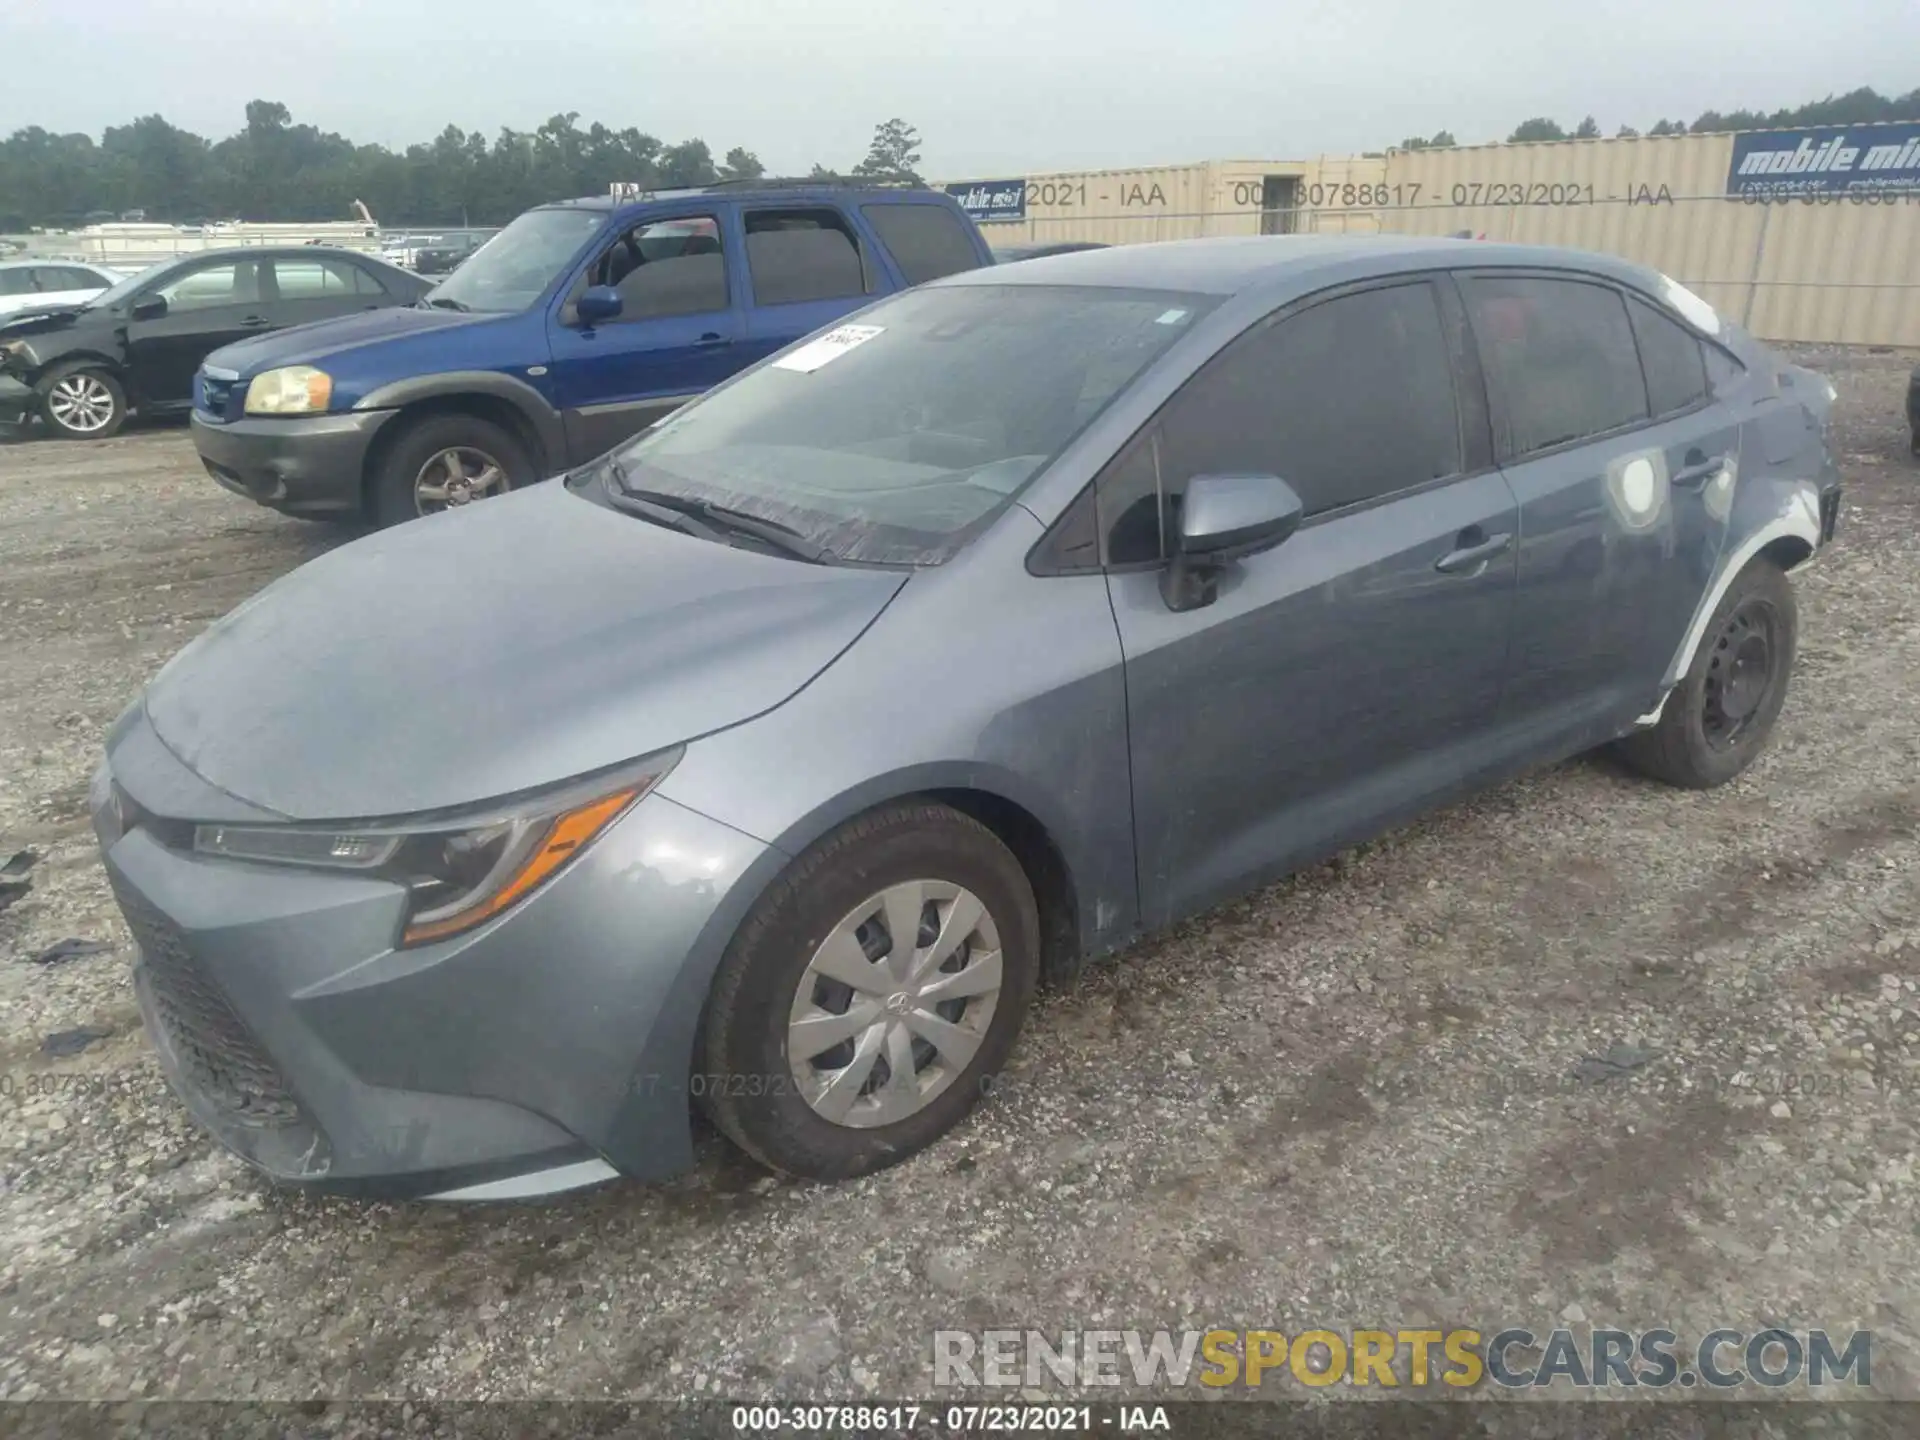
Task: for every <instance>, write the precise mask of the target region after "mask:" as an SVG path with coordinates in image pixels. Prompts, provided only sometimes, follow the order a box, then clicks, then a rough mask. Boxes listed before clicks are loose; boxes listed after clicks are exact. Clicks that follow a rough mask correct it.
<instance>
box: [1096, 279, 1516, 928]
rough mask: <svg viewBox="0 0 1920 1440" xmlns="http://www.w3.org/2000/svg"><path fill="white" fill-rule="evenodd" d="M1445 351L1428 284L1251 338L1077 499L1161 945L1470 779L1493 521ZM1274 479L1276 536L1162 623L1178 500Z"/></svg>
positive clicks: (1495, 543) (1497, 523)
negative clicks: (1113, 656)
mask: <svg viewBox="0 0 1920 1440" xmlns="http://www.w3.org/2000/svg"><path fill="white" fill-rule="evenodd" d="M1464 344H1465V334H1464V326H1463V324H1462V323H1461V321H1460V317H1459V314H1458V306H1457V304H1456V303H1453V301H1452V298H1451V293H1450V292H1443V291H1442V290H1441V289H1440V288H1439V287H1438V286H1436V285H1435V284H1434V283H1433V282H1431V281H1429V280H1427V279H1424V278H1416V279H1413V280H1411V281H1407V280H1401V281H1399V282H1397V283H1389V284H1380V285H1372V286H1369V287H1366V288H1362V289H1357V290H1348V291H1345V292H1342V293H1337V294H1335V295H1333V296H1331V297H1329V298H1325V299H1319V300H1315V301H1309V302H1306V303H1305V304H1304V305H1303V306H1301V307H1298V308H1296V309H1295V310H1294V311H1293V312H1291V313H1283V314H1282V315H1281V316H1280V317H1279V318H1277V319H1270V320H1268V321H1264V322H1261V323H1260V324H1259V325H1256V326H1255V327H1254V329H1253V330H1251V331H1249V332H1248V333H1247V334H1245V335H1243V336H1241V337H1240V338H1239V339H1238V340H1237V341H1235V342H1234V343H1233V344H1231V345H1230V346H1228V347H1227V349H1226V350H1224V351H1223V352H1221V354H1219V355H1218V356H1216V357H1215V358H1214V359H1213V360H1212V361H1211V362H1209V363H1208V364H1207V366H1206V367H1205V368H1203V369H1202V370H1201V371H1200V372H1199V373H1198V374H1197V375H1195V376H1194V377H1193V378H1192V379H1191V380H1189V381H1188V382H1187V384H1186V386H1185V387H1184V388H1183V389H1182V390H1181V391H1180V392H1179V393H1178V394H1177V395H1175V397H1174V398H1173V399H1172V400H1171V401H1170V402H1169V403H1168V404H1167V405H1166V406H1165V407H1164V408H1163V409H1162V411H1161V412H1160V414H1159V415H1158V416H1157V417H1156V418H1155V419H1154V421H1153V422H1151V423H1150V424H1149V425H1148V426H1147V427H1146V428H1145V429H1144V430H1143V431H1142V432H1141V433H1140V435H1138V436H1136V437H1135V439H1134V440H1133V441H1132V442H1131V443H1130V445H1129V447H1128V449H1127V450H1125V451H1123V452H1122V454H1121V455H1120V456H1119V457H1117V459H1116V460H1115V462H1114V463H1113V464H1112V465H1111V466H1110V467H1109V468H1108V471H1107V472H1106V473H1105V474H1104V475H1103V476H1102V477H1101V478H1100V480H1099V481H1098V488H1097V490H1096V497H1097V509H1098V513H1099V524H1100V528H1101V530H1102V535H1103V545H1104V547H1105V551H1104V553H1105V557H1106V561H1107V568H1108V572H1109V574H1108V585H1109V591H1110V594H1111V596H1112V600H1113V608H1114V615H1115V619H1116V621H1117V623H1118V625H1119V630H1120V640H1121V648H1122V651H1123V653H1124V655H1125V661H1126V677H1127V722H1128V732H1129V747H1130V751H1131V759H1132V776H1133V796H1134V831H1135V847H1136V853H1137V855H1138V857H1139V859H1138V863H1139V880H1140V891H1141V904H1142V910H1143V919H1144V920H1145V921H1146V923H1148V924H1149V925H1162V924H1166V923H1168V922H1169V921H1171V920H1174V919H1177V918H1178V917H1180V916H1181V915H1185V914H1189V913H1192V912H1193V911H1195V910H1197V909H1200V908H1202V907H1204V906H1206V905H1208V904H1211V903H1214V902H1216V901H1218V900H1220V899H1222V898H1225V897H1227V896H1229V895H1232V894H1235V893H1238V892H1240V891H1242V890H1244V889H1246V888H1247V887H1249V886H1251V885H1254V884H1257V883H1259V882H1261V881H1263V880H1266V879H1270V878H1273V877H1275V876H1278V875H1281V874H1284V873H1285V872H1287V871H1289V870H1291V869H1295V868H1297V867H1298V866H1299V865H1301V864H1304V863H1308V862H1310V861H1311V860H1313V859H1314V858H1316V857H1318V856H1320V855H1322V854H1325V853H1327V852H1329V851H1331V850H1333V849H1335V848H1338V847H1339V846H1340V845H1343V844H1347V843H1351V842H1352V841H1354V840H1356V839H1359V838H1361V837H1363V836H1365V835H1367V834H1370V833H1373V832H1374V831H1376V830H1378V829H1379V828H1381V827H1382V826H1384V825H1386V824H1390V823H1393V822H1394V821H1395V820H1396V819H1397V818H1400V817H1403V816H1406V815H1409V814H1412V813H1414V812H1416V811H1418V810H1419V809H1422V808H1424V807H1425V806H1426V805H1428V804H1431V803H1433V802H1434V801H1435V800H1436V799H1437V798H1439V797H1441V796H1442V795H1444V794H1445V793H1446V792H1448V791H1449V790H1452V789H1454V788H1457V787H1459V786H1460V785H1462V784H1463V783H1464V782H1465V781H1466V780H1467V779H1468V778H1469V777H1472V776H1475V775H1478V774H1480V773H1482V772H1483V771H1485V770H1487V769H1489V768H1491V767H1494V766H1495V765H1496V764H1497V762H1498V760H1499V759H1500V758H1501V757H1500V747H1499V745H1498V743H1497V742H1496V741H1495V740H1494V739H1493V737H1492V735H1491V727H1492V722H1493V719H1494V717H1495V715H1496V713H1497V709H1498V703H1499V698H1500V687H1501V683H1502V681H1503V679H1504V676H1505V673H1506V665H1507V648H1508V632H1509V629H1510V627H1511V624H1512V608H1513V603H1514V575H1515V570H1514V561H1515V555H1516V546H1515V544H1514V541H1515V539H1516V530H1517V523H1518V516H1517V507H1516V505H1515V502H1514V497H1513V494H1512V492H1511V490H1510V489H1509V488H1508V487H1507V483H1506V481H1505V480H1504V479H1503V478H1502V477H1501V475H1500V472H1499V471H1498V470H1496V469H1494V468H1493V467H1492V464H1491V455H1490V453H1489V446H1488V441H1487V431H1486V424H1485V411H1484V408H1483V400H1482V397H1481V395H1480V392H1479V390H1478V377H1477V372H1472V371H1462V370H1461V369H1459V368H1458V366H1459V363H1460V361H1461V359H1462V353H1463V347H1464ZM1234 473H1241V474H1246V473H1258V474H1271V475H1278V476H1279V477H1280V478H1281V479H1283V480H1285V481H1287V482H1288V483H1289V484H1290V485H1292V486H1293V488H1294V490H1295V491H1296V492H1297V493H1298V494H1299V496H1300V497H1301V500H1302V501H1303V503H1304V506H1305V511H1306V518H1305V519H1304V521H1303V522H1302V524H1301V527H1300V529H1299V530H1298V531H1297V532H1295V533H1294V534H1293V535H1292V536H1291V537H1289V538H1288V539H1287V540H1286V541H1285V542H1284V543H1282V544H1281V545H1279V546H1278V547H1276V548H1274V549H1272V550H1268V551H1265V552H1263V553H1260V554H1256V555H1253V556H1251V557H1249V558H1246V559H1244V560H1241V561H1239V562H1237V563H1236V564H1235V565H1234V566H1233V567H1232V568H1231V569H1229V570H1228V571H1227V572H1226V573H1225V574H1224V575H1223V576H1222V577H1221V580H1220V584H1219V589H1218V595H1217V598H1215V599H1214V600H1213V601H1212V602H1211V603H1210V604H1206V605H1204V606H1202V607H1200V608H1197V609H1191V610H1183V611H1175V610H1172V609H1170V608H1169V607H1168V605H1167V603H1166V601H1165V600H1164V599H1163V598H1162V595H1161V589H1160V572H1161V570H1162V569H1163V568H1164V559H1165V547H1164V542H1163V539H1162V537H1163V536H1164V535H1170V534H1174V533H1177V527H1178V516H1179V505H1180V497H1181V495H1182V493H1183V492H1184V490H1185V488H1186V484H1187V482H1188V481H1189V480H1191V479H1192V478H1193V477H1194V476H1196V475H1202V474H1234Z"/></svg>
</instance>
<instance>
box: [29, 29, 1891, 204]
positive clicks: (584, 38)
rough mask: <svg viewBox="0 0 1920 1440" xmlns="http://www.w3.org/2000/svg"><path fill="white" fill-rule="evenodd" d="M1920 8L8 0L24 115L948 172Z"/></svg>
mask: <svg viewBox="0 0 1920 1440" xmlns="http://www.w3.org/2000/svg"><path fill="white" fill-rule="evenodd" d="M1915 57H1920V3H1915V0H1822V3H1820V4H1817V5H1813V4H1808V3H1806V0H1743V3H1741V4H1739V5H1737V6H1735V5H1729V4H1726V3H1724V0H1657V3H1656V0H1627V3H1621V0H1592V3H1588V4H1583V5H1580V6H1578V7H1564V6H1558V5H1553V4H1550V3H1542V0H1451V3H1447V4H1439V3H1427V4H1422V5H1412V4H1405V3H1395V0H1301V3H1296V4H1292V5H1276V4H1273V3H1271V0H945V3H936V0H891V3H887V0H672V3H660V0H325V3H321V4H307V5H303V4H300V3H297V0H293V3H288V0H266V3H246V0H240V3H236V0H86V3H84V4H76V3H66V0H0V134H5V133H11V132H12V131H14V130H16V129H18V128H20V127H22V126H25V125H42V126H45V127H47V128H49V129H53V130H63V131H64V130H84V131H89V132H91V133H93V134H94V135H95V136H97V135H98V134H99V132H100V130H101V129H102V128H103V127H104V126H106V125H109V124H117V123H121V122H123V121H126V120H128V119H131V118H132V117H134V116H136V115H142V114H147V113H151V112H154V111H158V112H159V113H161V114H162V115H164V116H166V117H167V119H169V120H171V121H173V122H174V123H175V124H178V125H183V126H185V127H187V128H188V129H191V130H195V131H198V132H200V133H201V134H205V135H209V136H213V137H219V136H222V135H226V134H228V133H230V132H231V131H234V130H236V129H238V128H240V126H241V124H242V122H243V116H242V109H243V107H244V106H245V104H246V102H247V101H248V100H250V99H254V98H262V99H271V100H280V101H282V102H284V103H285V104H286V105H287V106H288V107H289V108H290V109H291V110H292V112H293V117H294V119H295V120H296V121H305V122H308V123H312V124H315V125H318V126H320V127H322V128H323V129H328V130H336V131H339V132H340V133H341V134H344V135H346V136H348V137H349V138H351V139H354V140H357V141H369V140H373V141H379V142H381V143H384V144H388V145H393V146H396V147H398V146H404V145H406V144H408V143H410V142H413V141H418V140H424V139H429V138H431V137H432V136H433V135H434V134H436V133H438V132H439V131H440V130H441V129H443V128H444V127H445V126H446V125H447V124H448V123H453V124H456V125H459V126H461V127H462V128H464V129H469V130H471V129H479V130H484V131H486V132H487V133H488V134H489V135H491V134H493V133H494V132H495V131H497V130H498V129H499V128H500V127H501V126H502V125H510V126H513V127H514V128H516V129H531V128H533V127H535V126H537V125H538V124H540V122H541V121H543V120H545V119H546V118H547V117H548V116H550V115H553V114H555V113H556V112H560V111H567V110H574V111H578V112H579V114H580V123H581V124H583V125H584V124H586V123H588V122H590V121H593V120H601V121H604V122H605V123H607V124H608V125H611V126H614V127H616V128H618V127H622V126H627V125H634V126H638V127H639V128H640V129H642V130H644V131H647V132H648V133H650V134H653V135H656V136H659V137H660V138H661V139H663V140H666V141H670V142H671V141H677V140H683V139H687V138H689V137H692V136H698V137H700V138H702V139H704V140H706V141H707V143H708V144H709V145H711V146H712V147H713V151H714V153H715V154H716V155H721V154H724V153H725V152H726V150H727V149H729V148H730V147H732V146H734V145H745V146H747V147H748V148H749V149H751V150H753V151H755V152H757V153H758V154H759V156H760V157H761V159H762V160H764V161H765V162H766V163H767V164H768V166H769V167H770V168H771V169H773V170H775V171H776V172H791V171H795V170H799V171H805V170H806V168H807V167H808V166H810V165H811V164H813V162H815V161H820V162H822V163H824V164H828V165H837V166H842V167H844V166H847V165H850V164H852V163H853V162H855V161H857V160H858V159H859V158H860V157H861V156H862V155H864V154H865V152H866V145H867V140H868V138H869V137H870V136H871V134H872V131H873V127H874V125H875V124H876V123H878V122H879V121H882V120H885V119H887V118H889V117H890V116H895V115H898V116H902V117H904V118H905V119H907V120H908V121H910V122H911V123H913V124H914V125H916V126H918V127H919V130H920V133H921V135H922V137H923V138H924V142H925V143H924V157H925V158H924V162H923V164H922V167H921V168H922V171H923V173H925V174H926V175H928V176H929V177H930V178H971V179H978V178H989V177H993V176H999V175H1006V176H1016V175H1021V174H1027V173H1032V172H1037V171H1043V170H1062V169H1081V168H1090V167H1102V166H1115V167H1117V166H1127V167H1131V166H1137V165H1148V164H1161V163H1175V162H1180V161H1189V160H1201V159H1225V158H1234V157H1240V158H1250V159H1253V158H1257V159H1294V158H1302V157H1307V156H1312V155H1315V154H1339V153H1347V152H1351V151H1358V150H1362V149H1378V148H1381V147H1382V146H1384V145H1387V144H1390V143H1392V142H1394V141H1397V140H1399V139H1401V138H1402V137H1403V136H1406V135H1409V134H1416V133H1418V134H1430V133H1431V132H1433V131H1435V130H1438V129H1441V128H1446V129H1450V130H1452V131H1453V132H1454V134H1455V135H1456V136H1457V137H1458V138H1459V139H1460V140H1461V141H1462V143H1470V142H1472V141H1476V140H1498V139H1502V138H1504V137H1505V135H1506V134H1507V132H1508V131H1509V130H1511V129H1512V127H1513V126H1514V125H1515V124H1516V123H1517V122H1518V121H1520V120H1522V119H1524V118H1526V117H1527V116H1530V115H1536V114H1547V115H1551V116H1553V117H1554V118H1556V119H1558V120H1559V121H1561V123H1563V124H1565V125H1567V126H1569V127H1571V126H1572V125H1573V124H1574V123H1575V122H1577V121H1578V120H1579V119H1580V118H1581V116H1583V115H1586V114H1589V113H1590V114H1592V115H1594V116H1595V117H1596V118H1597V119H1598V120H1599V122H1600V124H1601V126H1602V127H1603V129H1604V130H1605V132H1606V133H1607V134H1612V133H1613V131H1614V130H1615V129H1616V128H1617V127H1619V126H1620V125H1621V124H1623V123H1624V124H1631V125H1634V126H1636V127H1639V128H1645V127H1646V126H1647V125H1649V124H1651V123H1652V122H1653V121H1654V120H1656V119H1658V118H1660V117H1661V116H1663V115H1671V116H1677V117H1685V118H1691V117H1692V116H1693V115H1695V114H1697V113H1698V112H1700V111H1701V110H1704V109H1709V108H1712V109H1720V110H1730V109H1735V108H1738V107H1741V106H1751V107H1755V108H1771V107H1775V106H1781V105H1791V104H1798V103H1801V102H1803V101H1806V100H1812V99H1817V98H1819V97H1820V96H1822V95H1825V94H1827V93H1828V92H1832V91H1844V90H1849V89H1852V88H1854V87H1856V86H1859V85H1872V86H1873V87H1874V88H1876V89H1878V90H1880V91H1881V92H1882V93H1883V94H1884V93H1890V92H1896V91H1905V90H1908V89H1911V88H1913V87H1914V86H1915V85H1917V84H1920V64H1916V63H1915Z"/></svg>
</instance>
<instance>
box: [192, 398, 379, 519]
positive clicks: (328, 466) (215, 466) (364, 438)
mask: <svg viewBox="0 0 1920 1440" xmlns="http://www.w3.org/2000/svg"><path fill="white" fill-rule="evenodd" d="M395 413H396V412H394V411H392V410H348V411H346V412H344V413H342V414H338V415H289V416H285V417H282V418H276V419H254V420H234V421H231V422H228V423H225V424H215V423H213V422H211V421H209V420H208V419H207V418H206V417H205V416H204V415H202V414H201V412H200V411H198V410H195V411H194V412H193V445H194V448H195V449H196V450H198V451H199V452H200V462H201V463H202V464H203V465H205V466H206V467H207V473H208V474H209V475H211V476H212V477H213V478H214V479H215V480H216V481H218V482H219V483H220V484H221V485H224V486H225V487H226V488H227V489H229V490H231V491H233V492H234V493H235V494H236V495H244V496H246V497H247V498H248V499H249V500H254V501H258V502H259V503H260V504H262V505H266V506H270V507H271V508H273V509H275V510H279V511H283V512H285V513H286V514H289V515H322V516H326V515H337V516H354V515H358V514H359V513H360V512H361V510H362V508H363V505H364V498H365V494H366V487H365V483H364V482H365V478H366V465H367V452H368V450H369V449H371V448H372V445H373V439H374V436H376V435H377V434H379V433H380V430H381V427H383V426H384V425H385V424H386V423H387V422H388V421H389V420H391V419H392V418H393V416H394V414H395Z"/></svg>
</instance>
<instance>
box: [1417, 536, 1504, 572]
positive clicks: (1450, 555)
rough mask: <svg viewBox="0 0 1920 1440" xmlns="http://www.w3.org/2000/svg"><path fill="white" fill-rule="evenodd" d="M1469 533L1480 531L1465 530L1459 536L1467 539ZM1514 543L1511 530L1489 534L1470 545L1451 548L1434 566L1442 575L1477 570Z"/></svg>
mask: <svg viewBox="0 0 1920 1440" xmlns="http://www.w3.org/2000/svg"><path fill="white" fill-rule="evenodd" d="M1467 533H1474V534H1477V533H1479V532H1478V530H1477V529H1476V530H1474V531H1472V532H1463V533H1462V534H1461V535H1460V536H1459V537H1458V538H1459V539H1461V540H1465V539H1466V538H1467ZM1512 544H1513V535H1512V533H1511V532H1503V533H1502V534H1499V535H1489V536H1488V537H1487V538H1486V539H1485V540H1479V541H1475V542H1474V543H1473V544H1470V545H1462V546H1461V547H1460V548H1459V549H1457V550H1449V551H1448V552H1447V553H1446V554H1445V555H1442V556H1441V557H1440V558H1439V559H1438V560H1436V561H1434V562H1433V568H1434V569H1436V570H1438V571H1439V572H1440V573H1441V574H1442V575H1458V574H1459V573H1460V572H1461V571H1463V570H1477V569H1479V567H1480V566H1482V565H1484V564H1486V563H1487V561H1489V560H1491V559H1493V557H1494V556H1496V555H1498V554H1500V553H1502V552H1503V551H1505V550H1506V549H1507V548H1508V547H1509V546H1511V545H1512Z"/></svg>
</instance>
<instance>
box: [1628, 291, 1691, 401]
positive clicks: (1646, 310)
mask: <svg viewBox="0 0 1920 1440" xmlns="http://www.w3.org/2000/svg"><path fill="white" fill-rule="evenodd" d="M1627 313H1628V314H1629V315H1631V316H1632V317H1633V338H1634V339H1635V340H1636V341H1638V342H1639V345H1640V368H1641V369H1642V370H1644V371H1645V372H1646V376H1647V398H1648V399H1649V400H1650V401H1651V402H1652V405H1653V413H1654V414H1655V415H1672V414H1675V413H1677V412H1678V411H1681V410H1688V409H1691V408H1692V407H1693V406H1695V405H1698V404H1699V403H1700V402H1701V401H1702V400H1705V399H1706V398H1707V366H1706V361H1705V360H1703V359H1702V358H1701V355H1700V348H1701V347H1700V342H1699V340H1697V339H1695V338H1694V335H1693V332H1692V331H1691V330H1688V329H1687V328H1686V327H1685V326H1683V325H1682V324H1680V322H1679V321H1677V320H1670V319H1668V318H1667V317H1666V316H1665V315H1662V314H1661V313H1660V312H1659V311H1658V310H1656V309H1654V308H1653V306H1651V305H1648V304H1645V303H1643V302H1641V301H1639V300H1629V301H1628V302H1627Z"/></svg>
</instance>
